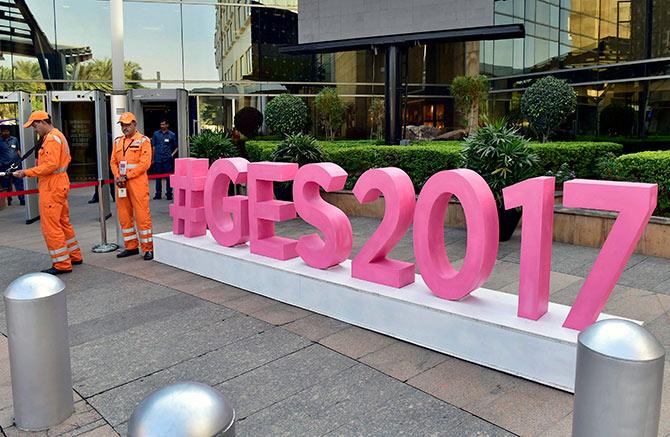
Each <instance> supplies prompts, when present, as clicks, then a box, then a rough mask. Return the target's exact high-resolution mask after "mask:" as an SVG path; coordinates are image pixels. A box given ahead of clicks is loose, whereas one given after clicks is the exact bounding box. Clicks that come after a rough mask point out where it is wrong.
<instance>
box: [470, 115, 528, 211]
mask: <svg viewBox="0 0 670 437" xmlns="http://www.w3.org/2000/svg"><path fill="white" fill-rule="evenodd" d="M517 132H518V129H516V128H514V127H508V126H506V121H498V122H496V123H493V124H487V125H484V126H483V127H481V128H479V129H477V131H476V132H475V133H474V134H472V135H470V136H469V137H468V138H467V139H466V140H465V146H464V147H463V150H462V158H463V161H462V163H463V167H465V168H469V169H471V170H474V171H476V172H477V173H479V174H480V175H481V176H482V177H483V178H484V180H486V183H488V184H489V187H491V190H492V191H493V194H494V195H495V198H496V202H497V203H498V205H502V204H503V202H502V189H503V188H505V187H507V186H509V185H513V184H515V183H517V182H520V181H523V180H524V179H528V178H531V177H533V176H535V174H536V169H537V162H538V158H537V155H535V154H534V153H533V152H532V150H531V149H530V148H529V147H528V140H526V139H525V138H524V137H522V136H521V135H519V134H518V133H517Z"/></svg>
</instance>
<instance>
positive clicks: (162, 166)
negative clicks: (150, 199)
mask: <svg viewBox="0 0 670 437" xmlns="http://www.w3.org/2000/svg"><path fill="white" fill-rule="evenodd" d="M160 127H161V128H160V129H159V130H157V131H156V132H154V134H153V136H152V137H151V146H152V147H153V152H154V162H153V170H154V172H155V173H157V174H162V173H174V154H175V152H176V151H177V148H178V147H179V144H177V135H175V133H174V132H172V131H171V130H170V129H169V128H170V123H169V122H168V121H167V120H165V119H163V120H161V124H160ZM162 191H163V180H162V179H156V194H155V195H154V200H158V199H160V198H161V196H162ZM165 198H166V199H167V200H172V187H171V186H170V178H165Z"/></svg>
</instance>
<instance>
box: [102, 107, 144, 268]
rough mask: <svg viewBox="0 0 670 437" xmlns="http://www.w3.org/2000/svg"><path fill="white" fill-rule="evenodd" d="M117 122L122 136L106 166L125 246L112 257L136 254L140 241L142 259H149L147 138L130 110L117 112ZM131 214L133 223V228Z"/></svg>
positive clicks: (115, 142)
mask: <svg viewBox="0 0 670 437" xmlns="http://www.w3.org/2000/svg"><path fill="white" fill-rule="evenodd" d="M119 124H121V130H122V131H123V136H120V137H118V138H116V139H115V140H114V148H113V149H112V156H111V158H110V165H111V168H112V173H114V183H115V184H116V187H117V192H116V210H117V212H118V215H119V222H120V223H121V229H122V231H123V241H124V245H125V249H124V250H123V252H121V253H118V254H117V255H116V257H117V258H125V257H127V256H131V255H137V254H139V253H140V251H139V249H138V246H139V245H140V243H141V245H142V251H144V259H145V260H147V261H149V260H152V259H153V257H154V243H153V236H152V230H151V211H150V210H149V177H148V176H147V171H148V170H149V167H150V166H151V141H150V140H149V138H147V137H145V136H144V135H142V134H141V133H139V132H138V131H137V119H136V118H135V114H133V113H132V112H124V113H123V114H121V117H120V118H119ZM133 216H134V217H135V221H136V222H137V229H136V228H135V224H134V222H133ZM138 234H139V242H138V239H137V235H138Z"/></svg>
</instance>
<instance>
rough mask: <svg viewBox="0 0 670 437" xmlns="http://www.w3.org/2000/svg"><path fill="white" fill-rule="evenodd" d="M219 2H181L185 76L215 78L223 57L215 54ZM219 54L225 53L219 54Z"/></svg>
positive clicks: (217, 76)
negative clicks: (184, 3) (209, 3)
mask: <svg viewBox="0 0 670 437" xmlns="http://www.w3.org/2000/svg"><path fill="white" fill-rule="evenodd" d="M219 9H220V6H201V5H184V6H183V11H182V16H183V19H182V20H183V23H184V76H185V77H184V78H185V79H186V80H216V79H218V78H219V69H220V68H222V65H223V63H222V62H223V60H222V59H217V56H216V54H215V50H214V46H215V35H216V34H217V31H218V29H217V21H216V14H217V11H218V10H219ZM219 56H220V57H223V56H224V55H223V54H222V53H221V54H219Z"/></svg>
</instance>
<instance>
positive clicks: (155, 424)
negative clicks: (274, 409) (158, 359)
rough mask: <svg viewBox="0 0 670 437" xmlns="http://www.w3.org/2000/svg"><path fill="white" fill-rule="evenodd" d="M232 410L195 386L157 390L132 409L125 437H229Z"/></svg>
mask: <svg viewBox="0 0 670 437" xmlns="http://www.w3.org/2000/svg"><path fill="white" fill-rule="evenodd" d="M234 435H235V410H234V409H233V406H232V404H231V403H230V402H229V401H228V399H226V398H225V397H224V396H223V395H222V394H221V393H220V392H219V391H218V390H216V389H213V388H212V387H210V386H208V385H205V384H200V383H198V382H180V383H176V384H171V385H168V386H166V387H163V388H160V389H158V390H156V391H155V392H153V393H151V394H150V395H149V396H147V397H146V398H144V400H143V401H142V402H140V404H139V405H138V406H137V408H135V411H133V414H132V415H131V416H130V420H129V421H128V436H129V437H156V436H170V437H212V436H223V437H233V436H234Z"/></svg>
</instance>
